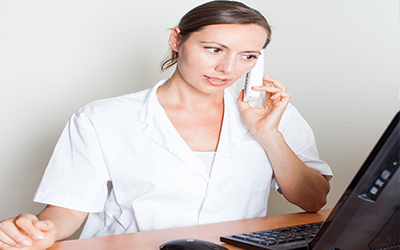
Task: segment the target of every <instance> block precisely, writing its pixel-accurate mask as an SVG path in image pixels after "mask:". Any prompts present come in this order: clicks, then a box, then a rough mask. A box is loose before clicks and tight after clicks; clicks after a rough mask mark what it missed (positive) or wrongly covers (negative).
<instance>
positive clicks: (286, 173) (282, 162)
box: [254, 131, 330, 212]
mask: <svg viewBox="0 0 400 250" xmlns="http://www.w3.org/2000/svg"><path fill="white" fill-rule="evenodd" d="M254 133H255V134H256V137H257V139H258V141H259V142H260V143H261V145H262V146H263V147H264V149H265V151H266V152H267V154H268V158H269V159H270V162H271V165H272V167H273V170H274V174H275V177H276V180H277V182H278V184H279V187H280V189H281V191H282V194H283V195H284V196H285V198H286V199H287V200H288V201H290V202H291V203H293V204H296V205H297V206H299V207H301V208H302V209H304V210H306V211H308V212H316V211H318V210H319V209H321V208H322V206H324V205H325V204H326V195H327V194H328V192H329V189H330V187H329V182H328V181H327V180H326V178H325V177H323V176H322V175H321V174H320V173H318V172H317V171H315V170H313V169H311V168H309V167H307V166H306V165H305V164H304V163H303V162H302V161H301V160H300V159H299V158H298V157H297V155H296V154H295V153H294V152H293V151H292V150H291V149H290V147H289V146H288V145H287V143H286V141H285V139H284V138H283V135H282V134H281V133H280V132H279V131H269V132H266V131H262V132H261V131H258V132H254ZM257 134H258V135H259V136H257Z"/></svg>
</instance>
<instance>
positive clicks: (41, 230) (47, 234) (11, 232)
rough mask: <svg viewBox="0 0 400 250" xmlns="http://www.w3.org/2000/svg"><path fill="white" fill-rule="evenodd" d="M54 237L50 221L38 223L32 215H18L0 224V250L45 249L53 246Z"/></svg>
mask: <svg viewBox="0 0 400 250" xmlns="http://www.w3.org/2000/svg"><path fill="white" fill-rule="evenodd" d="M56 235H57V232H56V228H55V226H54V224H53V223H52V222H51V221H49V220H45V221H40V220H39V219H38V218H37V217H36V216H34V215H32V214H20V215H19V216H17V217H14V218H10V219H7V220H3V221H1V222H0V249H2V250H6V249H7V250H11V249H27V250H40V249H47V248H49V247H51V246H52V245H53V244H54V242H55V240H56Z"/></svg>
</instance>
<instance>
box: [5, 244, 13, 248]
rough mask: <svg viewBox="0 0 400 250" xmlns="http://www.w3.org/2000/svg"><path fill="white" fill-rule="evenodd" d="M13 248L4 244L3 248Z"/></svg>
mask: <svg viewBox="0 0 400 250" xmlns="http://www.w3.org/2000/svg"><path fill="white" fill-rule="evenodd" d="M10 247H11V246H9V245H7V244H4V245H3V248H10Z"/></svg>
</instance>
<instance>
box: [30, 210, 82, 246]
mask: <svg viewBox="0 0 400 250" xmlns="http://www.w3.org/2000/svg"><path fill="white" fill-rule="evenodd" d="M87 214H88V213H86V212H81V211H76V210H71V209H67V208H62V207H57V206H52V205H48V206H47V207H46V208H45V209H44V210H43V211H42V212H40V213H39V214H38V215H37V217H38V219H39V220H41V221H45V220H50V221H52V222H53V223H54V225H55V227H56V229H57V237H56V240H57V241H58V240H64V239H67V238H68V237H70V236H71V235H72V234H73V233H75V232H76V231H77V230H78V229H79V227H80V226H81V225H82V223H83V222H84V220H85V218H86V216H87Z"/></svg>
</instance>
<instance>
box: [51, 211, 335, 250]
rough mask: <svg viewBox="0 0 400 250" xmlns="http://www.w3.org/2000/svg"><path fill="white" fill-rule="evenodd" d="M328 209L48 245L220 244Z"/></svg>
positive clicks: (318, 216) (61, 249)
mask: <svg viewBox="0 0 400 250" xmlns="http://www.w3.org/2000/svg"><path fill="white" fill-rule="evenodd" d="M330 211H331V209H325V210H321V211H320V212H318V213H295V214H286V215H277V216H268V217H262V218H255V219H246V220H238V221H229V222H221V223H213V224H206V225H199V226H190V227H181V228H172V229H165V230H155V231H148V232H140V233H131V234H123V235H114V236H106V237H97V238H91V239H80V240H69V241H62V242H56V243H55V244H54V246H52V247H51V248H49V249H50V250H91V249H96V250H113V249H115V250H117V249H118V250H121V249H123V250H125V249H135V250H136V249H138V250H157V249H159V246H160V245H161V244H162V243H164V242H166V241H169V240H174V239H179V238H195V239H202V240H208V241H212V242H215V243H218V244H222V243H221V242H220V240H219V238H220V236H227V235H231V234H238V233H247V232H252V231H260V230H265V229H272V228H279V227H287V226H292V225H298V224H306V223H313V222H319V221H323V220H325V218H326V217H327V216H328V215H329V213H330ZM222 245H223V246H224V247H226V248H228V249H231V250H234V249H240V248H236V247H233V246H230V245H227V244H222Z"/></svg>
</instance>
